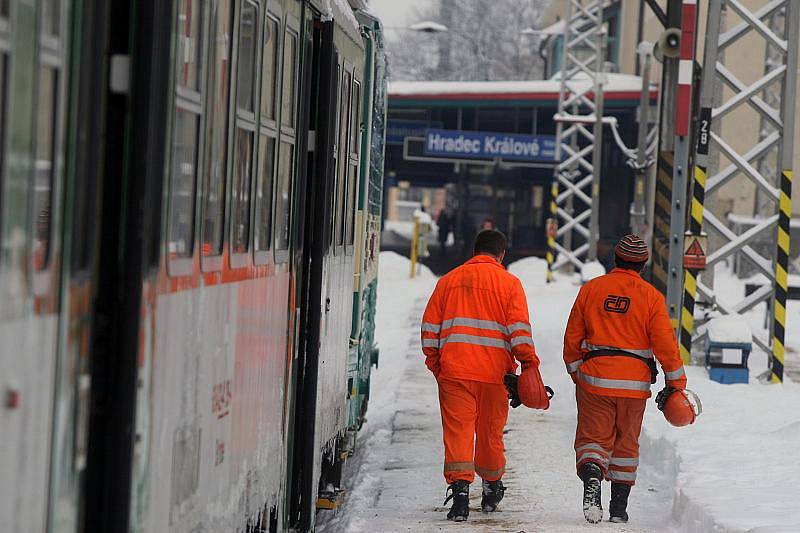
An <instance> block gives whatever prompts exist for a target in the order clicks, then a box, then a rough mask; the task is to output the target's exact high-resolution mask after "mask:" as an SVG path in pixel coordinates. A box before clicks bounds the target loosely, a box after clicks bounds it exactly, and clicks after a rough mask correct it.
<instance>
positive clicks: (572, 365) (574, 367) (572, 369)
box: [567, 359, 583, 374]
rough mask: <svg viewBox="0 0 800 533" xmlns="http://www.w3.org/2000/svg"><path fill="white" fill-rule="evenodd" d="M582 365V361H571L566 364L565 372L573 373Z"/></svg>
mask: <svg viewBox="0 0 800 533" xmlns="http://www.w3.org/2000/svg"><path fill="white" fill-rule="evenodd" d="M582 364H583V359H578V360H577V361H573V362H571V363H567V372H569V373H570V374H572V373H573V372H575V371H576V370H578V368H580V366H581V365H582Z"/></svg>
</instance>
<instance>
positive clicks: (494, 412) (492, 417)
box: [473, 382, 508, 481]
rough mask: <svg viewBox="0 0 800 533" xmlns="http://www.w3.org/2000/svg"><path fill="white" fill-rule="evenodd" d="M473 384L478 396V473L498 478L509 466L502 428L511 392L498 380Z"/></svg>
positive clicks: (484, 477)
mask: <svg viewBox="0 0 800 533" xmlns="http://www.w3.org/2000/svg"><path fill="white" fill-rule="evenodd" d="M473 383H474V387H475V389H476V391H477V399H478V418H477V422H476V426H475V472H476V473H477V474H478V475H479V476H481V478H483V479H484V480H486V481H497V480H498V479H500V478H501V477H503V473H505V465H506V458H505V446H504V445H503V428H504V427H505V425H506V420H507V419H508V391H507V390H506V387H505V385H501V384H498V383H478V382H473Z"/></svg>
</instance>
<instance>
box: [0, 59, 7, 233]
mask: <svg viewBox="0 0 800 533" xmlns="http://www.w3.org/2000/svg"><path fill="white" fill-rule="evenodd" d="M5 132H6V54H4V53H2V52H0V215H2V206H3V178H4V176H5V173H4V169H5V164H4V163H5V146H6V135H5ZM0 220H2V217H1V216H0ZM0 229H2V228H0Z"/></svg>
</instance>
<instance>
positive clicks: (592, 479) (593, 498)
mask: <svg viewBox="0 0 800 533" xmlns="http://www.w3.org/2000/svg"><path fill="white" fill-rule="evenodd" d="M578 475H579V476H580V478H581V479H582V480H583V516H584V518H586V521H587V522H589V523H592V524H597V523H598V522H600V521H601V520H602V519H603V504H602V503H601V502H600V496H601V485H600V481H601V480H602V479H603V471H602V470H600V467H599V466H597V465H596V464H595V463H591V462H590V463H583V465H581V468H580V470H579V472H578Z"/></svg>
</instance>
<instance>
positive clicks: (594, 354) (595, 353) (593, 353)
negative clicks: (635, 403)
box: [583, 349, 658, 383]
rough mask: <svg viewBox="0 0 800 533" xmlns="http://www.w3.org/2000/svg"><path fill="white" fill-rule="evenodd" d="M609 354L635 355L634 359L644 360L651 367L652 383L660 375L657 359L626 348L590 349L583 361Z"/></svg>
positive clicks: (584, 355)
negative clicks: (627, 350) (637, 353)
mask: <svg viewBox="0 0 800 533" xmlns="http://www.w3.org/2000/svg"><path fill="white" fill-rule="evenodd" d="M608 356H615V357H616V356H623V357H633V358H634V359H638V360H639V361H642V362H643V363H645V364H646V365H647V367H648V368H649V369H650V383H655V382H656V378H657V377H658V367H657V366H656V362H655V359H652V358H649V357H642V356H641V355H636V354H635V353H631V352H626V351H625V350H613V349H602V350H590V351H588V352H586V353H585V354H583V361H584V362H586V361H588V360H589V359H594V358H595V357H608Z"/></svg>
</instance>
